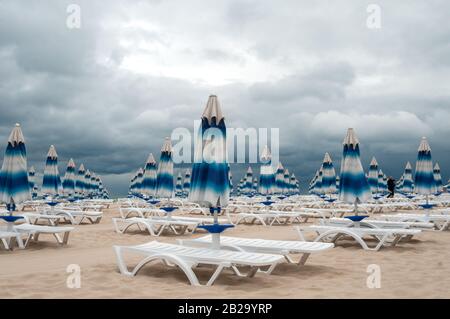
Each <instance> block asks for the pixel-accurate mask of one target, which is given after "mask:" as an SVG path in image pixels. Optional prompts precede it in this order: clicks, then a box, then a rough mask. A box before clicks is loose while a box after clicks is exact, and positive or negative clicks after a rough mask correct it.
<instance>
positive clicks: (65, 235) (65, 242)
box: [62, 231, 70, 245]
mask: <svg viewBox="0 0 450 319" xmlns="http://www.w3.org/2000/svg"><path fill="white" fill-rule="evenodd" d="M69 235H70V232H69V231H68V232H65V233H64V237H63V242H62V244H63V245H67V243H68V242H69Z"/></svg>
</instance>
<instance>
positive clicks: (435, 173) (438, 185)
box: [433, 163, 443, 193]
mask: <svg viewBox="0 0 450 319" xmlns="http://www.w3.org/2000/svg"><path fill="white" fill-rule="evenodd" d="M433 176H434V182H435V184H436V191H437V192H439V193H441V192H442V190H443V187H442V176H441V168H440V167H439V164H438V163H436V164H434V168H433Z"/></svg>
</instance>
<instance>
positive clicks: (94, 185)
mask: <svg viewBox="0 0 450 319" xmlns="http://www.w3.org/2000/svg"><path fill="white" fill-rule="evenodd" d="M97 193H98V184H97V174H95V173H94V172H92V173H91V195H92V196H94V197H96V196H97Z"/></svg>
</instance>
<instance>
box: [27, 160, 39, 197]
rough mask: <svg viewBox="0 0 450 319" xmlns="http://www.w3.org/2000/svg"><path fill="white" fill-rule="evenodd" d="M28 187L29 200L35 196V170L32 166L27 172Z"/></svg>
mask: <svg viewBox="0 0 450 319" xmlns="http://www.w3.org/2000/svg"><path fill="white" fill-rule="evenodd" d="M28 185H29V186H30V192H31V198H35V197H36V196H37V185H36V170H35V169H34V166H31V168H30V169H29V170H28Z"/></svg>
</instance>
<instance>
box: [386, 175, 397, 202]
mask: <svg viewBox="0 0 450 319" xmlns="http://www.w3.org/2000/svg"><path fill="white" fill-rule="evenodd" d="M387 187H388V191H389V195H388V196H387V198H394V193H395V179H393V178H392V176H389V178H388V180H387Z"/></svg>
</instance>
